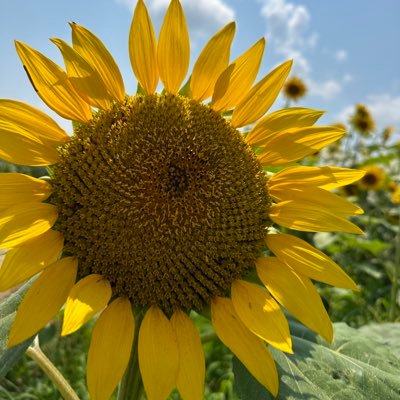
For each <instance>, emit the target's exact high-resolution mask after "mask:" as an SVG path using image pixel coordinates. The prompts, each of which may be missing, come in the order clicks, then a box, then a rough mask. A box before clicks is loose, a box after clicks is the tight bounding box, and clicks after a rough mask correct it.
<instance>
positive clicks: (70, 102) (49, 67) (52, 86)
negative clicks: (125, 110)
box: [15, 41, 92, 123]
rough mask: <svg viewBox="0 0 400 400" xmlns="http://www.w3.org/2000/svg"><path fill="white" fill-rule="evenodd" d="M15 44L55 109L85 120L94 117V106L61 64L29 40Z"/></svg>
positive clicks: (38, 87)
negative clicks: (29, 42)
mask: <svg viewBox="0 0 400 400" xmlns="http://www.w3.org/2000/svg"><path fill="white" fill-rule="evenodd" d="M15 47H16V49H17V53H18V55H19V57H20V59H21V61H22V63H23V64H24V67H25V69H26V71H27V73H28V74H29V78H30V80H31V81H32V84H33V86H34V89H35V90H36V92H37V93H38V95H39V96H40V98H41V99H42V100H43V101H44V102H45V103H46V104H47V105H48V106H49V107H50V108H51V109H52V110H54V111H55V112H56V113H57V114H59V115H61V116H62V117H64V118H67V119H71V120H73V121H79V122H83V123H85V122H87V121H89V120H90V119H91V118H92V112H91V110H90V106H89V105H88V104H87V103H86V102H85V101H84V100H83V99H82V98H81V97H80V96H79V94H78V93H77V92H76V90H75V89H74V87H73V86H72V84H71V82H70V81H69V80H68V77H67V74H66V73H65V72H64V71H63V70H62V69H61V68H60V67H59V66H58V65H57V64H55V63H54V62H53V61H51V60H50V59H48V58H47V57H45V56H44V55H43V54H41V53H40V52H38V51H37V50H35V49H33V48H32V47H30V46H28V45H27V44H25V43H22V42H17V41H16V42H15Z"/></svg>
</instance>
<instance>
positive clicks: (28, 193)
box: [0, 172, 51, 210]
mask: <svg viewBox="0 0 400 400" xmlns="http://www.w3.org/2000/svg"><path fill="white" fill-rule="evenodd" d="M50 194H51V186H50V185H49V184H48V183H47V182H45V181H44V180H42V179H37V178H33V177H32V176H29V175H24V174H18V173H16V172H7V173H1V174H0V210H3V209H5V208H8V207H11V206H13V205H16V204H19V203H28V202H35V201H38V202H40V201H43V200H46V199H47V198H48V197H49V196H50Z"/></svg>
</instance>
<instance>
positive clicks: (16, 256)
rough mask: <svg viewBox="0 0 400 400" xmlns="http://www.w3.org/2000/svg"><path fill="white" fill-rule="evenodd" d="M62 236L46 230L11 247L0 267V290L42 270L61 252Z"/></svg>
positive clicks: (15, 284) (8, 287)
mask: <svg viewBox="0 0 400 400" xmlns="http://www.w3.org/2000/svg"><path fill="white" fill-rule="evenodd" d="M63 245H64V238H63V236H62V234H61V233H60V232H57V231H54V230H48V231H47V232H45V233H43V234H42V235H40V236H38V237H36V238H34V239H31V240H29V241H28V242H27V243H25V244H22V245H21V246H19V247H17V248H15V249H11V250H9V251H8V252H7V254H6V256H5V257H4V260H3V263H2V264H1V267H0V292H2V291H4V290H7V289H10V288H12V287H14V286H17V285H18V284H20V283H22V282H25V281H26V280H27V279H29V278H31V277H32V276H34V275H36V274H37V273H38V272H40V271H42V270H43V269H44V268H46V267H47V266H48V265H50V264H51V263H53V262H55V261H56V260H57V259H58V257H59V256H60V254H61V251H62V248H63Z"/></svg>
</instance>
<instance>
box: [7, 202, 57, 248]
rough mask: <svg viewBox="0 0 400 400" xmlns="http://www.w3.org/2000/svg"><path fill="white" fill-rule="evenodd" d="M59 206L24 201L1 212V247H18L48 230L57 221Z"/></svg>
mask: <svg viewBox="0 0 400 400" xmlns="http://www.w3.org/2000/svg"><path fill="white" fill-rule="evenodd" d="M57 215H58V214H57V208H56V207H55V206H53V205H51V204H44V203H23V204H18V205H16V206H13V207H10V208H7V209H6V210H5V211H3V212H2V213H1V214H0V249H9V248H12V247H16V246H18V245H21V244H22V243H24V242H26V241H27V240H30V239H33V238H34V237H36V236H39V235H41V234H42V233H45V232H46V231H48V230H49V229H50V228H51V227H52V226H53V225H54V223H55V222H56V219H57Z"/></svg>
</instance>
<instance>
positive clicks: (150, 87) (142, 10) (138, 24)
mask: <svg viewBox="0 0 400 400" xmlns="http://www.w3.org/2000/svg"><path fill="white" fill-rule="evenodd" d="M129 57H130V59H131V64H132V69H133V72H134V73H135V76H136V78H137V80H138V81H139V83H140V85H141V86H142V88H143V89H144V91H145V92H146V93H147V94H153V93H154V92H155V90H156V88H157V84H158V67H157V42H156V36H155V34H154V29H153V25H152V23H151V20H150V17H149V14H148V12H147V8H146V6H145V4H144V2H143V0H139V1H138V2H137V4H136V8H135V13H134V14H133V20H132V25H131V30H130V32H129Z"/></svg>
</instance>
